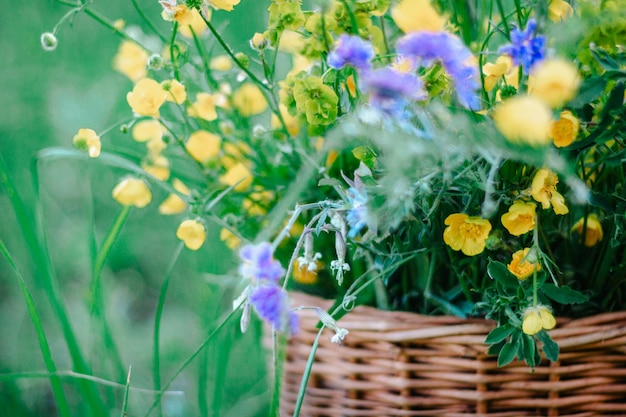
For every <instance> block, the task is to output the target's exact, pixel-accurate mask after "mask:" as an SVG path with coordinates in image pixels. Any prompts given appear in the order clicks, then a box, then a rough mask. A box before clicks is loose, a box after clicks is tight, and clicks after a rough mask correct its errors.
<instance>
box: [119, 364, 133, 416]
mask: <svg viewBox="0 0 626 417" xmlns="http://www.w3.org/2000/svg"><path fill="white" fill-rule="evenodd" d="M131 370H132V366H129V367H128V376H127V377H126V388H125V389H124V402H123V403H122V416H121V417H126V415H127V411H128V393H129V392H130V371H131Z"/></svg>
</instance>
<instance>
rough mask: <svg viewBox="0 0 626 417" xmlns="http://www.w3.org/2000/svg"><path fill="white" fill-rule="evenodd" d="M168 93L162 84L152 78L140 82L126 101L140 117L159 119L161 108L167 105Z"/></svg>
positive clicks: (127, 96) (127, 95)
mask: <svg viewBox="0 0 626 417" xmlns="http://www.w3.org/2000/svg"><path fill="white" fill-rule="evenodd" d="M166 97H167V92H166V91H165V90H164V89H163V87H161V84H159V83H158V82H156V81H154V80H153V79H150V78H144V79H142V80H139V82H138V83H137V84H135V87H134V88H133V91H131V92H129V93H128V94H126V101H127V102H128V105H129V106H130V107H131V109H133V112H134V113H135V114H138V115H139V116H153V117H159V108H160V107H161V106H162V105H163V103H165V99H166Z"/></svg>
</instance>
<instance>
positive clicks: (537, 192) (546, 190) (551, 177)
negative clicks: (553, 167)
mask: <svg viewBox="0 0 626 417" xmlns="http://www.w3.org/2000/svg"><path fill="white" fill-rule="evenodd" d="M558 183H559V178H558V177H557V175H556V174H555V173H554V172H552V171H550V170H549V169H540V170H538V171H537V173H536V174H535V176H534V177H533V182H532V185H531V195H532V196H533V198H534V199H535V201H537V202H538V203H541V206H542V207H543V208H544V209H548V208H550V206H552V208H553V209H554V212H555V213H556V214H567V213H568V212H569V209H568V208H567V206H566V205H565V198H564V197H563V196H562V195H561V194H560V193H559V192H558V191H557V189H556V186H557V184H558Z"/></svg>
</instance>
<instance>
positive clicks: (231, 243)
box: [220, 228, 241, 249]
mask: <svg viewBox="0 0 626 417" xmlns="http://www.w3.org/2000/svg"><path fill="white" fill-rule="evenodd" d="M220 240H221V241H222V242H224V243H225V244H226V246H227V247H228V248H230V249H237V248H238V247H239V246H241V239H239V238H238V237H237V236H235V235H234V234H233V233H232V232H231V231H230V230H228V229H226V228H222V230H220Z"/></svg>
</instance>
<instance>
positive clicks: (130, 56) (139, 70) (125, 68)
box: [113, 40, 150, 82]
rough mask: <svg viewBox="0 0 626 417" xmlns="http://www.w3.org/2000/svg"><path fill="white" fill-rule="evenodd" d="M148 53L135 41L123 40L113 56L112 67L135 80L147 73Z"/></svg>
mask: <svg viewBox="0 0 626 417" xmlns="http://www.w3.org/2000/svg"><path fill="white" fill-rule="evenodd" d="M148 58H150V55H149V54H148V52H146V51H145V50H144V49H143V48H142V47H141V46H139V45H137V44H136V43H135V42H132V41H127V40H124V41H122V43H121V44H120V47H119V49H118V51H117V54H115V57H114V58H113V69H115V70H116V71H117V72H120V73H122V74H124V75H125V76H126V77H128V78H129V79H130V80H131V81H133V82H135V81H138V80H140V79H142V78H144V77H145V76H146V75H147V74H148V68H147V64H148Z"/></svg>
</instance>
